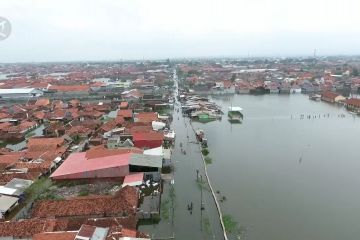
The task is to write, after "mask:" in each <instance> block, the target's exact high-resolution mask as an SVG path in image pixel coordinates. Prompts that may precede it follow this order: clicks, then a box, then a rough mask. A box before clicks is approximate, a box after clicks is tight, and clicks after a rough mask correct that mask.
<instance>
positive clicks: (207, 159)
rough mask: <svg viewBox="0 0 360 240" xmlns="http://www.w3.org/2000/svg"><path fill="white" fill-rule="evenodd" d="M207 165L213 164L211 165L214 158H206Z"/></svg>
mask: <svg viewBox="0 0 360 240" xmlns="http://www.w3.org/2000/svg"><path fill="white" fill-rule="evenodd" d="M205 163H206V164H211V163H212V158H211V157H209V156H206V157H205Z"/></svg>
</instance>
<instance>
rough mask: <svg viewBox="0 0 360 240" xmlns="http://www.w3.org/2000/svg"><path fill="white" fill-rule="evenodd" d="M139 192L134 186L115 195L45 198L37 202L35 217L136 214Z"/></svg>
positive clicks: (125, 188)
mask: <svg viewBox="0 0 360 240" xmlns="http://www.w3.org/2000/svg"><path fill="white" fill-rule="evenodd" d="M138 197H139V195H138V192H137V190H136V188H134V187H128V186H126V187H124V188H122V189H121V190H120V191H119V192H118V193H117V194H116V196H115V197H112V196H88V197H77V198H74V199H68V200H44V201H38V202H36V203H35V205H34V208H33V210H32V216H33V217H39V218H47V217H71V216H94V215H99V216H112V215H121V214H123V213H124V212H126V213H127V214H130V215H133V214H135V210H136V208H137V206H138V200H139V199H138Z"/></svg>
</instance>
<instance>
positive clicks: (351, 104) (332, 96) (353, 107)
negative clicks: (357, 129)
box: [318, 91, 360, 114]
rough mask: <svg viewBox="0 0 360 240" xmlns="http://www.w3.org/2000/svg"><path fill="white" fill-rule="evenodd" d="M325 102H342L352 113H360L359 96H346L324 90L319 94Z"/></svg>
mask: <svg viewBox="0 0 360 240" xmlns="http://www.w3.org/2000/svg"><path fill="white" fill-rule="evenodd" d="M318 98H320V99H321V100H322V101H324V102H328V103H336V104H341V105H344V106H345V107H346V109H347V110H348V111H350V112H352V113H355V114H360V99H359V98H346V97H344V96H342V95H341V94H339V93H336V92H331V91H327V92H323V93H321V95H318Z"/></svg>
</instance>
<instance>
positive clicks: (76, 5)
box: [0, 0, 360, 62]
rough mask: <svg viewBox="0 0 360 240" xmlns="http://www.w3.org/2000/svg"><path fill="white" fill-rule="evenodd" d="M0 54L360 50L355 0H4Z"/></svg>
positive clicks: (139, 55)
mask: <svg viewBox="0 0 360 240" xmlns="http://www.w3.org/2000/svg"><path fill="white" fill-rule="evenodd" d="M0 6H1V9H2V11H1V12H0V16H2V17H5V18H6V19H8V20H9V21H10V23H11V29H12V30H11V35H10V36H9V37H8V38H7V39H5V40H3V41H0V62H48V61H50V62H57V61H97V60H99V61H106V60H108V61H116V60H136V59H138V60H140V59H166V58H197V57H199V58H210V57H248V56H249V57H272V56H276V57H282V56H283V57H287V56H312V55H313V52H314V49H317V55H318V56H324V55H360V44H358V43H359V40H360V29H359V27H358V26H359V25H360V14H358V9H360V1H357V0H343V1H339V0H327V1H326V0H318V1H312V0H303V1H297V2H294V1H286V0H272V1H270V0H253V1H244V0H241V1H236V0H225V1H220V0H212V1H205V0H197V1H190V0H182V1H179V0H173V1H166V0H154V1H146V0H124V1H115V0H105V1H85V0H78V1H67V0H65V1H46V0H32V1H25V0H3V1H2V2H1V5H0Z"/></svg>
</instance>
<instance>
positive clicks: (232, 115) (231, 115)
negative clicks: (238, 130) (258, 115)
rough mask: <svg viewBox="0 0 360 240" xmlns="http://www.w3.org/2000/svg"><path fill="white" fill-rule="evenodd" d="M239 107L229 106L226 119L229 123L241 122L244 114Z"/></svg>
mask: <svg viewBox="0 0 360 240" xmlns="http://www.w3.org/2000/svg"><path fill="white" fill-rule="evenodd" d="M242 110H243V109H242V108H241V107H229V111H228V119H229V121H230V122H231V123H241V122H242V120H243V118H244V116H243V114H242Z"/></svg>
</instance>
